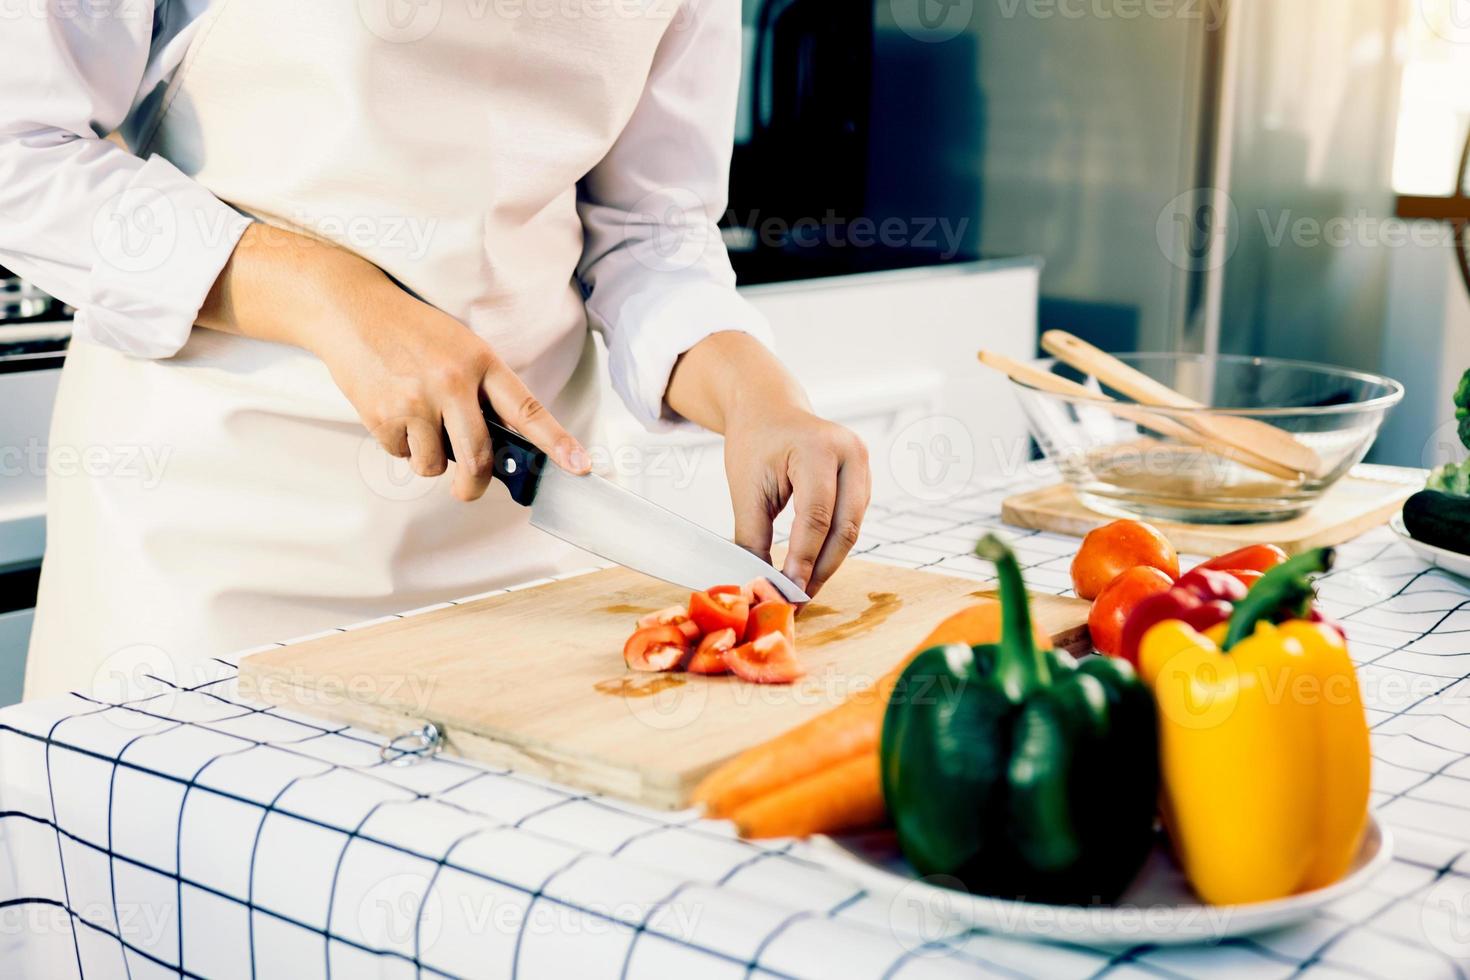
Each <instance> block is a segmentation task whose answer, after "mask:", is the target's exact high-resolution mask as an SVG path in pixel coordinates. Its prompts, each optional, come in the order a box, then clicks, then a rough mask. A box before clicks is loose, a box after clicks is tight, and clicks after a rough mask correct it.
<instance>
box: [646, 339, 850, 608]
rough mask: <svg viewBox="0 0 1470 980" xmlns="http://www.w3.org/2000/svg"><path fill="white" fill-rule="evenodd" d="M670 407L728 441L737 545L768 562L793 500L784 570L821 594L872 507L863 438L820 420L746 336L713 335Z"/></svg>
mask: <svg viewBox="0 0 1470 980" xmlns="http://www.w3.org/2000/svg"><path fill="white" fill-rule="evenodd" d="M665 400H666V401H667V402H668V405H669V407H670V408H672V409H673V410H674V411H676V412H678V413H679V414H680V415H683V416H684V417H685V418H688V419H691V420H693V421H695V422H698V423H699V424H701V425H703V426H705V427H706V428H709V429H714V430H715V431H719V432H723V433H724V434H725V474H726V477H727V479H728V480H729V482H730V499H731V502H732V504H733V506H734V509H735V541H736V543H738V544H740V545H742V546H743V547H745V548H748V549H749V550H750V551H752V552H754V553H755V554H757V555H759V556H760V557H761V558H764V559H766V560H767V561H769V560H770V557H771V535H772V530H771V527H772V522H773V521H774V520H775V518H776V515H777V514H779V513H781V511H782V510H783V509H784V508H785V506H786V504H787V502H788V501H792V500H794V501H795V507H796V510H795V514H794V516H793V521H792V525H791V540H790V541H789V542H788V548H787V552H786V561H785V563H784V565H783V567H782V571H783V572H784V574H785V575H786V577H787V578H789V579H791V580H792V581H793V582H795V583H796V584H797V585H799V586H801V587H802V588H803V589H805V590H806V592H807V594H808V595H816V594H817V591H818V590H819V589H820V588H821V587H822V585H823V583H825V582H826V581H827V579H828V578H830V577H831V575H832V573H833V572H834V571H836V570H837V566H839V565H841V564H842V560H843V559H844V558H846V557H847V553H848V552H849V551H851V550H852V547H853V545H854V544H856V543H857V538H858V531H859V529H860V528H861V527H862V523H863V513H864V511H866V510H867V507H868V497H869V494H870V492H871V489H872V481H871V478H870V474H869V471H868V451H867V447H866V446H864V445H863V442H862V440H861V439H859V438H858V437H857V436H856V435H854V434H853V433H852V432H850V431H849V430H847V429H845V428H843V427H842V426H840V425H837V424H836V423H834V422H828V421H826V420H825V419H822V418H819V417H817V416H816V415H813V414H812V411H811V408H810V406H809V405H808V404H807V400H806V395H805V394H804V393H803V392H802V390H801V387H800V386H799V385H798V384H797V383H796V381H795V379H794V378H792V377H791V375H790V374H789V373H788V372H787V371H786V369H785V367H783V366H782V365H781V363H780V361H778V360H776V358H775V357H774V356H773V355H772V354H771V352H770V351H768V350H767V349H766V348H765V347H764V346H763V345H762V344H761V343H760V342H759V341H757V340H755V339H754V338H752V337H749V336H747V335H745V334H740V333H733V332H731V333H717V334H713V335H711V336H710V337H707V338H705V339H704V340H703V341H701V342H700V343H698V344H696V345H695V346H694V347H693V348H691V349H690V350H689V351H687V352H686V353H685V354H684V356H683V357H681V358H680V360H679V363H678V365H676V366H675V368H674V375H673V377H672V378H671V379H670V381H669V387H668V392H667V394H666V396H665Z"/></svg>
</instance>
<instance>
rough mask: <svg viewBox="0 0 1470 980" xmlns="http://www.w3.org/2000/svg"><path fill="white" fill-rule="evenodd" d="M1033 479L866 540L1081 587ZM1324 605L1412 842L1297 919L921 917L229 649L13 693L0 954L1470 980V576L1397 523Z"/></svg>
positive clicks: (891, 517)
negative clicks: (464, 753) (1108, 943)
mask: <svg viewBox="0 0 1470 980" xmlns="http://www.w3.org/2000/svg"><path fill="white" fill-rule="evenodd" d="M1028 482H1031V481H1015V480H1012V481H1000V480H997V481H993V482H991V483H987V484H981V485H977V486H976V487H974V488H973V489H972V490H971V491H969V492H967V493H966V494H964V495H962V496H959V497H956V498H952V499H948V500H945V501H942V502H939V503H933V504H924V505H918V504H910V505H908V506H903V507H892V506H882V505H875V506H874V507H873V508H872V509H871V511H870V514H869V517H868V521H867V526H866V527H865V529H864V533H863V538H862V540H861V541H860V543H859V546H858V550H859V552H860V553H862V554H863V555H864V556H865V557H868V558H872V559H875V560H882V561H889V562H893V563H896V564H902V565H906V566H909V567H923V568H935V569H938V570H941V571H945V572H948V573H951V574H956V575H964V576H970V577H973V578H976V579H979V580H989V579H990V578H991V576H990V570H989V566H988V565H985V564H984V563H982V562H980V561H979V560H977V559H975V558H973V557H970V556H969V552H970V549H971V548H972V546H973V543H974V541H975V539H976V537H977V536H978V535H979V534H980V533H982V532H983V531H985V530H997V531H1002V532H1003V533H1004V534H1005V536H1006V537H1008V538H1009V539H1010V540H1011V542H1012V545H1013V547H1014V548H1015V550H1016V553H1017V555H1018V556H1019V557H1020V559H1021V561H1022V564H1023V565H1024V566H1025V567H1026V575H1027V581H1028V583H1029V584H1030V585H1031V587H1032V588H1035V589H1038V590H1048V591H1054V592H1058V593H1063V592H1066V591H1067V590H1068V588H1069V585H1070V582H1069V577H1068V572H1067V568H1068V564H1069V563H1070V561H1071V557H1072V554H1073V551H1074V550H1075V547H1076V540H1075V539H1072V538H1067V537H1060V536H1055V535H1050V534H1045V533H1038V532H1025V531H1017V530H1016V529H1014V528H1008V527H1005V526H1004V525H1002V524H1001V522H1000V519H999V511H1000V502H1001V500H1002V498H1003V497H1005V496H1007V495H1008V494H1010V493H1013V492H1016V491H1017V490H1020V489H1024V488H1025V487H1026V486H1027V485H1028ZM472 598H477V597H472ZM1322 601H1323V603H1324V605H1325V606H1326V609H1327V611H1328V612H1329V613H1330V614H1333V615H1335V616H1337V617H1338V618H1340V619H1341V620H1342V621H1343V622H1344V623H1345V624H1346V625H1347V627H1348V629H1349V633H1350V635H1351V638H1352V648H1353V655H1354V657H1355V659H1356V660H1357V662H1358V664H1359V670H1360V680H1361V682H1362V685H1363V689H1364V697H1365V701H1366V702H1367V704H1368V707H1369V714H1370V723H1371V724H1372V727H1373V732H1374V742H1373V746H1374V757H1375V769H1374V796H1373V800H1374V805H1375V807H1376V808H1377V812H1378V814H1379V816H1380V818H1382V819H1384V820H1386V822H1387V823H1388V824H1389V825H1390V826H1391V827H1392V829H1393V832H1394V834H1395V837H1396V840H1397V851H1396V856H1395V860H1394V862H1393V863H1392V865H1391V866H1390V867H1389V868H1388V870H1386V871H1385V872H1384V873H1383V874H1382V875H1380V876H1379V878H1377V879H1376V880H1375V881H1374V882H1373V883H1372V884H1371V885H1370V887H1369V888H1367V889H1365V890H1363V891H1360V892H1358V893H1356V894H1354V895H1351V896H1348V897H1347V898H1344V899H1343V900H1341V901H1339V902H1338V903H1336V904H1334V905H1332V906H1329V907H1327V908H1326V909H1325V910H1324V911H1322V912H1319V913H1318V914H1317V915H1316V916H1315V917H1314V918H1313V919H1311V920H1309V921H1307V922H1305V923H1303V924H1301V925H1299V926H1297V927H1294V928H1291V929H1288V930H1284V931H1281V932H1276V933H1271V934H1267V935H1264V936H1257V937H1254V938H1250V939H1241V940H1229V941H1226V942H1224V943H1222V944H1219V945H1217V946H1213V947H1177V948H1162V947H1152V946H1137V947H1133V948H1128V949H1120V950H1114V949H1100V948H1088V947H1086V946H1080V945H1075V944H1068V943H1066V942H1065V936H1063V935H1059V936H1058V940H1059V941H1058V942H1057V943H1055V944H1041V943H1035V942H1024V941H1020V940H1017V939H1014V938H1011V937H1008V936H1004V935H998V934H992V933H985V932H980V931H976V930H958V929H956V930H952V931H950V932H944V931H943V930H941V931H940V933H939V934H935V931H934V923H933V922H932V921H931V922H924V921H922V920H921V919H920V918H916V917H914V916H912V915H910V914H909V913H910V912H911V911H912V910H911V909H909V908H907V907H906V906H904V905H903V904H902V903H898V902H895V901H893V900H892V899H891V898H884V897H879V896H876V895H871V894H869V893H868V892H867V891H865V890H864V889H862V888H860V887H858V886H856V885H855V884H853V883H852V882H849V881H848V880H846V879H845V878H843V877H842V876H841V875H840V874H837V873H835V872H832V871H829V870H827V869H825V868H824V867H822V866H821V865H819V864H818V863H816V862H814V861H811V860H808V859H807V857H806V856H805V855H804V853H803V850H804V847H805V845H801V844H796V845H792V844H768V843H757V844H752V843H747V842H743V841H740V840H737V839H734V838H733V837H732V836H731V832H730V829H729V828H728V826H727V825H723V824H718V823H712V822H708V821H702V820H699V819H697V818H696V817H695V816H694V815H692V814H690V813H681V814H668V813H661V812H655V811H649V810H645V809H642V808H639V807H636V806H632V805H629V804H625V803H621V802H619V801H616V800H612V799H608V798H603V797H597V796H590V795H587V794H583V793H578V792H576V791H573V790H571V789H569V788H567V787H563V786H559V785H556V784H553V783H549V782H546V781H543V780H540V779H536V778H533V777H530V776H526V775H523V774H519V773H516V772H512V771H507V770H495V769H491V768H488V767H486V766H483V765H480V764H477V763H471V762H466V761H463V760H459V759H454V758H447V757H440V758H436V759H433V760H429V761H426V762H423V763H420V764H418V765H414V766H409V767H392V766H387V765H384V764H383V763H382V762H381V761H380V760H379V758H378V748H379V746H380V741H381V740H380V739H379V738H378V737H376V736H375V735H373V734H372V733H368V732H362V731H358V730H356V729H352V728H346V727H334V726H326V725H323V724H322V723H320V722H318V721H315V720H313V719H311V718H308V717H304V716H300V715H296V714H293V713H290V712H286V711H282V710H279V709H274V708H263V707H261V706H259V705H255V704H251V703H248V702H246V701H244V700H242V699H240V698H239V697H238V696H237V695H236V693H235V670H234V664H233V663H230V662H226V661H223V660H222V661H218V662H217V664H216V665H215V666H216V667H217V670H215V671H214V673H213V674H212V675H211V676H210V677H209V678H208V679H206V680H204V681H203V682H202V683H198V684H195V685H193V686H189V687H176V686H174V685H172V684H168V683H166V682H163V681H158V680H154V681H152V682H151V684H150V685H149V687H148V689H146V690H138V691H132V692H130V694H129V700H126V701H123V702H120V703H117V704H104V703H100V702H97V701H95V700H91V699H88V698H84V697H82V696H80V695H71V696H69V697H67V698H59V699H53V700H50V701H44V702H37V703H32V704H24V705H17V706H15V707H13V708H10V709H6V710H5V711H0V861H3V864H0V975H4V976H7V977H8V976H37V977H42V976H44V977H53V976H67V975H73V974H76V975H85V976H88V977H114V976H116V977H126V978H127V980H143V978H152V977H164V976H188V977H277V976H287V975H289V976H292V977H314V976H322V977H333V976H335V977H347V976H358V975H362V974H372V975H382V976H393V977H396V976H404V977H410V976H411V977H424V976H428V977H470V976H489V977H508V976H528V977H530V976H550V977H562V976H577V977H591V976H603V975H606V976H612V977H664V976H670V975H689V976H706V975H709V976H727V975H728V976H731V977H736V976H771V977H806V976H841V977H868V976H871V977H890V976H902V977H905V978H908V977H915V976H976V975H992V976H1007V977H1015V976H1034V975H1045V976H1063V977H1079V978H1081V977H1091V976H1102V975H1116V976H1126V975H1129V974H1133V975H1138V974H1143V975H1147V976H1159V977H1193V976H1201V975H1234V974H1236V973H1237V972H1245V971H1250V972H1251V973H1252V974H1255V975H1261V976H1280V977H1287V976H1296V975H1299V974H1306V975H1310V976H1313V977H1326V976H1330V975H1339V976H1354V977H1375V976H1385V977H1398V976H1407V975H1413V976H1417V977H1435V976H1445V977H1461V978H1463V977H1465V975H1466V963H1467V958H1466V957H1467V956H1470V936H1466V946H1465V948H1464V949H1462V948H1458V947H1455V946H1454V944H1452V943H1448V944H1447V943H1446V942H1444V941H1439V942H1435V941H1431V940H1432V938H1433V937H1436V936H1439V937H1442V936H1445V935H1449V936H1455V935H1465V928H1464V927H1465V926H1466V925H1470V874H1467V871H1470V857H1467V850H1470V586H1467V584H1466V583H1464V582H1463V581H1461V580H1459V579H1456V578H1454V577H1452V576H1449V575H1447V574H1445V573H1443V572H1441V571H1439V570H1438V569H1433V568H1430V567H1427V566H1425V565H1424V564H1423V563H1422V562H1421V561H1419V560H1418V559H1416V558H1414V557H1413V556H1412V555H1411V554H1410V553H1409V552H1408V551H1407V550H1406V549H1404V548H1403V547H1402V546H1401V545H1399V544H1398V543H1397V542H1396V539H1394V538H1393V536H1392V534H1391V533H1390V532H1388V531H1387V530H1386V529H1381V530H1379V531H1375V532H1373V533H1371V534H1368V535H1366V536H1364V537H1362V538H1360V539H1358V540H1357V541H1354V542H1352V543H1350V544H1348V545H1346V546H1344V547H1343V548H1342V549H1341V559H1340V564H1339V567H1338V568H1337V569H1336V570H1335V571H1334V572H1333V573H1332V574H1331V575H1330V576H1328V577H1327V579H1326V580H1325V581H1324V582H1323V585H1322ZM405 615H412V613H410V614H405ZM246 652H248V651H246ZM244 655H245V653H242V654H240V656H244ZM1444 916H1449V917H1451V919H1454V918H1455V917H1458V924H1459V925H1460V926H1461V929H1460V932H1459V933H1456V932H1455V931H1454V930H1453V928H1452V926H1453V924H1454V923H1451V924H1450V926H1451V927H1450V928H1436V927H1442V926H1445V923H1444V921H1442V917H1444ZM1436 917H1441V918H1440V919H1436Z"/></svg>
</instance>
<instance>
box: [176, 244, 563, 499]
mask: <svg viewBox="0 0 1470 980" xmlns="http://www.w3.org/2000/svg"><path fill="white" fill-rule="evenodd" d="M199 322H200V324H201V325H202V326H206V327H212V328H214V329H216V330H224V331H227V332H230V333H238V334H243V335H245V336H250V337H256V338H258V339H262V340H273V341H278V342H282V343H290V344H295V345H296V346H298V347H304V348H306V349H307V350H310V351H311V352H312V353H314V354H316V355H317V356H318V357H319V358H321V360H322V361H323V362H324V363H325V364H326V366H327V368H328V370H330V371H331V373H332V378H333V380H334V381H336V383H337V386H338V387H339V388H341V389H342V393H343V394H345V395H346V396H347V399H348V401H350V402H351V403H352V406H353V408H355V409H356V410H357V414H358V415H359V416H360V417H361V418H362V421H363V424H364V425H365V426H367V429H368V431H369V432H371V433H372V434H373V436H374V437H375V438H376V439H377V440H378V442H379V443H380V444H381V445H382V446H383V448H384V449H386V450H387V451H388V452H389V453H392V454H393V455H394V456H400V457H407V458H408V459H409V461H410V464H411V465H412V466H413V470H414V472H415V473H417V474H419V475H420V476H438V475H440V474H441V473H443V472H444V471H445V469H446V468H447V465H448V461H447V459H446V456H445V451H444V442H443V435H442V433H443V432H445V431H447V432H448V434H449V442H450V445H451V446H452V447H453V450H454V458H455V460H456V463H457V465H456V466H455V473H454V487H453V489H454V494H455V496H457V497H459V498H460V499H461V500H475V499H477V498H478V497H479V496H480V495H481V494H483V493H484V492H485V488H486V487H487V486H489V484H490V476H491V472H490V465H491V460H492V458H493V456H492V447H491V443H490V434H489V431H488V429H486V427H485V422H484V418H483V416H482V415H481V411H480V402H481V399H482V398H483V399H484V400H486V401H488V402H489V404H490V406H491V407H492V408H494V409H495V412H496V414H497V415H499V416H500V418H501V419H502V420H503V421H504V422H505V423H506V424H507V425H509V426H510V427H511V428H513V429H515V430H516V431H517V432H519V433H521V434H522V435H524V436H525V437H526V438H527V439H529V440H531V442H533V443H535V444H536V446H537V447H538V448H539V449H541V450H542V451H543V452H545V453H546V454H547V455H548V456H549V457H551V459H552V460H554V461H555V462H556V463H557V464H558V465H560V466H562V467H563V468H564V469H567V470H569V471H571V472H573V473H585V472H587V470H588V469H589V468H590V461H589V460H588V458H587V453H586V451H585V450H583V448H582V446H581V445H580V444H579V443H578V442H577V440H576V439H575V438H573V437H572V436H571V435H570V434H569V433H568V432H567V431H566V430H565V429H563V428H562V427H561V425H560V424H559V423H558V422H557V421H556V419H554V418H552V416H551V413H550V412H548V411H547V410H546V409H545V407H543V406H542V405H541V403H540V402H539V401H537V399H536V397H535V396H534V395H532V394H531V392H530V390H529V389H528V388H527V387H526V386H525V384H523V383H522V382H521V379H520V378H518V377H517V376H516V375H515V372H513V371H512V370H511V369H510V368H509V367H507V366H506V365H505V363H504V362H503V361H501V360H500V358H499V357H498V356H497V355H496V353H495V351H494V350H492V349H491V347H490V345H489V344H487V343H485V341H483V340H481V339H480V338H479V337H478V336H477V335H476V334H475V333H474V332H472V331H471V330H469V329H468V328H467V327H465V326H464V325H463V324H461V323H460V322H459V321H458V320H455V319H454V318H453V317H450V316H448V315H447V314H445V313H443V312H441V311H439V310H437V309H435V308H434V307H432V306H430V305H428V304H427V303H424V302H421V301H420V300H417V299H415V298H414V297H412V296H410V295H409V294H408V293H407V292H405V291H404V290H403V289H401V288H399V287H398V286H397V285H396V284H394V283H393V281H392V280H391V279H389V278H388V277H387V276H386V275H384V274H383V272H382V270H380V269H378V268H377V267H376V266H374V265H372V264H371V263H370V262H367V261H366V260H364V259H362V258H359V257H358V256H356V255H353V254H352V253H350V252H347V251H345V250H343V249H339V248H336V247H335V246H332V245H329V244H325V243H321V242H317V241H315V240H313V239H309V238H306V237H304V236H301V235H296V234H293V233H292V232H288V231H282V230H280V229H276V228H271V227H269V226H267V225H263V224H255V225H252V226H251V227H250V228H249V229H248V230H247V231H246V232H245V235H244V237H242V238H241V240H240V244H239V246H237V247H236V249H235V254H234V255H233V256H232V257H231V259H230V261H229V264H228V265H226V266H225V269H224V271H223V272H221V274H220V276H219V279H218V280H217V281H216V283H215V285H214V288H213V289H212V290H211V291H210V295H209V298H208V300H206V302H205V305H204V309H203V310H201V311H200V320H199Z"/></svg>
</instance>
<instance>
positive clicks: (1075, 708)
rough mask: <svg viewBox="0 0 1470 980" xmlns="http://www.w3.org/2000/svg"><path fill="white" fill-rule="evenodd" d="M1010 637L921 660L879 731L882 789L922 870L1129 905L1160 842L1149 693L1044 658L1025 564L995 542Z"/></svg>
mask: <svg viewBox="0 0 1470 980" xmlns="http://www.w3.org/2000/svg"><path fill="white" fill-rule="evenodd" d="M975 553H976V554H977V555H979V556H980V557H982V558H985V559H988V560H990V561H993V562H995V563H996V567H997V571H998V573H999V577H1000V601H1001V620H1002V622H1001V639H1000V642H999V643H995V644H987V645H984V646H977V647H970V646H966V645H964V644H947V645H945V646H938V647H932V648H930V649H929V650H926V651H924V652H923V653H921V654H919V655H918V657H916V658H915V659H914V660H913V662H912V663H910V664H909V666H908V668H907V669H906V670H905V671H904V673H903V675H902V676H901V677H900V679H899V681H898V684H897V686H896V687H895V689H894V692H893V695H892V697H891V699H890V701H889V704H888V709H887V711H886V713H885V715H884V720H883V737H882V756H881V763H882V777H883V794H884V798H885V801H886V803H887V807H888V812H889V814H890V815H891V816H892V818H893V822H894V826H895V828H896V830H897V833H898V841H899V845H900V847H901V848H902V849H903V852H904V855H905V856H906V857H907V858H908V860H909V862H910V863H911V864H912V865H913V866H914V868H915V869H916V870H917V871H918V872H919V873H920V874H921V875H952V876H954V877H957V878H959V879H960V880H961V881H963V882H964V883H965V886H966V887H967V888H969V889H970V890H972V891H974V892H977V893H982V894H987V895H994V896H997V897H1004V898H1019V899H1024V900H1028V901H1037V902H1052V903H1068V904H1087V903H1091V902H1103V901H1108V900H1110V899H1113V898H1115V897H1117V895H1118V894H1119V893H1121V892H1122V891H1123V889H1124V888H1126V887H1127V885H1128V883H1129V881H1131V880H1132V878H1133V876H1134V875H1135V874H1136V873H1137V871H1138V869H1139V867H1140V866H1142V864H1143V861H1144V859H1145V858H1146V857H1147V856H1148V852H1149V849H1150V848H1151V847H1152V845H1153V841H1154V817H1155V808H1156V802H1157V797H1158V790H1159V774H1158V751H1157V738H1158V735H1157V728H1156V720H1155V715H1154V703H1153V697H1152V695H1151V694H1150V693H1149V691H1148V689H1147V688H1145V687H1144V686H1143V684H1142V683H1141V682H1140V681H1139V679H1138V678H1137V676H1136V675H1135V674H1134V672H1133V669H1132V667H1131V666H1130V665H1129V664H1128V663H1127V662H1125V661H1122V660H1118V659H1116V658H1113V657H1087V658H1085V660H1083V662H1082V663H1080V664H1079V663H1078V662H1077V661H1075V660H1073V659H1072V657H1071V656H1069V655H1068V654H1066V653H1065V652H1060V651H1043V650H1040V649H1039V648H1038V647H1037V645H1036V642H1035V639H1034V637H1033V635H1032V631H1031V613H1030V609H1029V603H1028V602H1027V597H1026V590H1025V585H1024V583H1023V582H1022V579H1021V570H1020V567H1019V566H1018V565H1017V564H1016V559H1015V557H1014V556H1013V555H1012V554H1011V552H1010V549H1008V548H1007V547H1006V546H1005V545H1004V544H1003V543H1002V542H1001V541H1000V540H999V539H998V538H996V537H995V536H993V535H987V536H986V537H985V538H984V539H982V540H981V541H980V543H979V544H978V545H976V547H975Z"/></svg>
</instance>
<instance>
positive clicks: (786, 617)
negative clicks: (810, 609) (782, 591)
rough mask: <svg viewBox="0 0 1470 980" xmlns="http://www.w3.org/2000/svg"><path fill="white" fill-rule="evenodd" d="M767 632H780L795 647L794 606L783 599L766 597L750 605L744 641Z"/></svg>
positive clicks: (759, 636) (756, 637)
mask: <svg viewBox="0 0 1470 980" xmlns="http://www.w3.org/2000/svg"><path fill="white" fill-rule="evenodd" d="M768 633H781V634H783V635H784V636H785V637H786V639H788V640H790V641H791V645H792V648H793V649H795V647H796V607H795V606H793V605H792V604H791V603H789V602H787V601H786V600H785V599H768V600H767V601H765V602H761V603H757V604H756V605H755V606H752V607H751V610H750V619H749V621H747V623H746V624H745V634H744V636H745V642H747V643H749V642H750V641H751V640H758V639H760V638H761V637H762V636H765V635H766V634H768Z"/></svg>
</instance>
